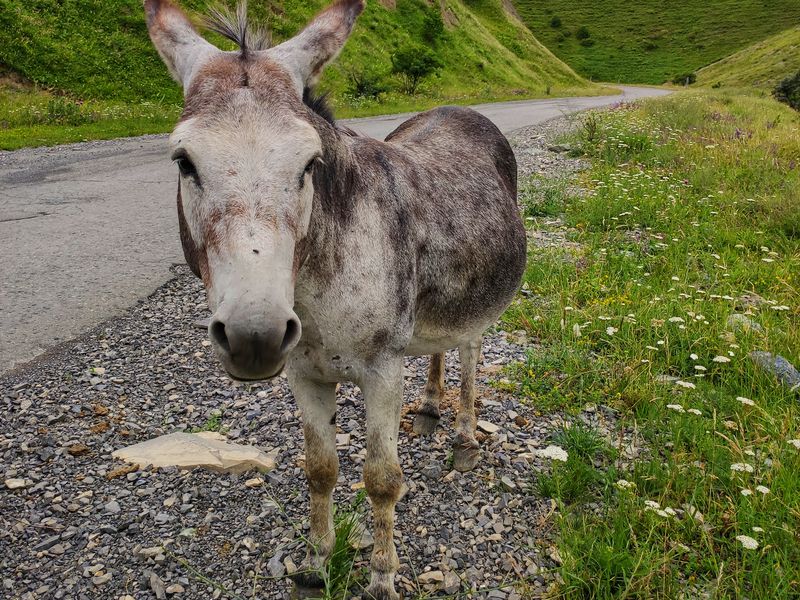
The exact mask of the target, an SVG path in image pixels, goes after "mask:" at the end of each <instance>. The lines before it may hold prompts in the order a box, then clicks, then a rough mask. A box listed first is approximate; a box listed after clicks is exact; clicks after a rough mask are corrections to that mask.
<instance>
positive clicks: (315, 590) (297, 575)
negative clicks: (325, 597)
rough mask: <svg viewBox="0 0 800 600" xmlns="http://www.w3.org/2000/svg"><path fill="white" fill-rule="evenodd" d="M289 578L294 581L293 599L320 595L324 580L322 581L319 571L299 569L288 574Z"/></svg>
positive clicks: (318, 596) (319, 596)
mask: <svg viewBox="0 0 800 600" xmlns="http://www.w3.org/2000/svg"><path fill="white" fill-rule="evenodd" d="M290 578H291V580H292V581H293V582H294V589H293V590H292V598H293V599H294V598H297V599H300V598H321V597H322V590H323V588H324V587H325V582H324V581H322V577H321V576H320V574H319V571H314V570H307V569H300V570H299V571H295V572H294V573H293V574H292V575H290Z"/></svg>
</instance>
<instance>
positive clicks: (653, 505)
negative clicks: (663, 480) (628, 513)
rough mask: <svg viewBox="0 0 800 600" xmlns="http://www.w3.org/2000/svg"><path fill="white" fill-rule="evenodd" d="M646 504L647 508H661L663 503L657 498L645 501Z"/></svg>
mask: <svg viewBox="0 0 800 600" xmlns="http://www.w3.org/2000/svg"><path fill="white" fill-rule="evenodd" d="M644 505H645V506H646V507H647V508H661V505H660V504H659V503H658V502H656V501H655V500H645V501H644Z"/></svg>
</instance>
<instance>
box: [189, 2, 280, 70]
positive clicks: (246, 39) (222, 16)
mask: <svg viewBox="0 0 800 600" xmlns="http://www.w3.org/2000/svg"><path fill="white" fill-rule="evenodd" d="M203 24H204V25H205V26H206V27H207V28H208V29H210V30H211V31H213V32H215V33H218V34H220V35H221V36H222V37H224V38H226V39H229V40H230V41H232V42H233V43H234V44H236V45H237V46H239V53H240V54H241V57H242V58H247V55H248V54H249V53H250V52H251V51H252V52H256V51H258V50H266V49H267V48H269V47H270V46H271V45H272V33H271V32H270V31H269V29H264V28H262V27H258V26H253V25H251V24H250V21H249V19H248V17H247V0H241V2H239V3H238V4H237V5H236V11H235V12H234V11H232V10H231V9H229V8H227V7H225V6H221V5H216V6H212V7H211V8H209V9H208V15H206V16H205V17H204V18H203Z"/></svg>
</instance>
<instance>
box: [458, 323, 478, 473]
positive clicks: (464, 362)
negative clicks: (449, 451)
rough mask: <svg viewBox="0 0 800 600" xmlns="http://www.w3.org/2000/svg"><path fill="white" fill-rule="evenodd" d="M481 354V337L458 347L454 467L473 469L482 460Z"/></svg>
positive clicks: (465, 469) (464, 469)
mask: <svg viewBox="0 0 800 600" xmlns="http://www.w3.org/2000/svg"><path fill="white" fill-rule="evenodd" d="M480 355H481V338H478V339H477V340H472V341H470V342H467V343H465V344H464V345H462V346H459V348H458V357H459V359H460V360H461V399H460V400H461V402H460V404H459V407H458V414H457V415H456V439H455V440H454V442H453V468H454V469H456V470H457V471H471V470H472V469H474V468H475V465H477V464H478V461H479V460H480V457H481V454H480V452H481V451H480V446H479V445H478V441H477V440H476V439H475V425H476V423H477V417H476V416H475V369H476V367H477V366H478V358H479V357H480Z"/></svg>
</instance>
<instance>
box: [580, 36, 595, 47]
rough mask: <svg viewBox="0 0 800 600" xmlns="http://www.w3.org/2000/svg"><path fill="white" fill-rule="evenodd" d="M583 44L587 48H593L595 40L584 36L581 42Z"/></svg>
mask: <svg viewBox="0 0 800 600" xmlns="http://www.w3.org/2000/svg"><path fill="white" fill-rule="evenodd" d="M580 44H581V46H586V47H587V48H591V47H592V46H594V40H593V39H592V38H583V39H582V40H581V42H580Z"/></svg>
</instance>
